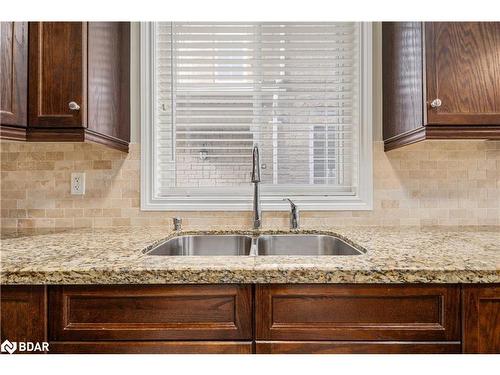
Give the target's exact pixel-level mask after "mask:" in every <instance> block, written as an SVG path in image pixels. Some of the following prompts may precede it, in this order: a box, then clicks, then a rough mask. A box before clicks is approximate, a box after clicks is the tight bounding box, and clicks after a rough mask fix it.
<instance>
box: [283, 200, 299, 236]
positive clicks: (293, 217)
mask: <svg viewBox="0 0 500 375" xmlns="http://www.w3.org/2000/svg"><path fill="white" fill-rule="evenodd" d="M283 200H284V201H288V202H290V229H299V208H298V207H297V205H296V204H295V203H293V201H292V200H291V199H290V198H284V199H283Z"/></svg>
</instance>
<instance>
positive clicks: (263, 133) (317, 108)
mask: <svg viewBox="0 0 500 375" xmlns="http://www.w3.org/2000/svg"><path fill="white" fill-rule="evenodd" d="M358 29H359V25H358V24H357V23H353V22H345V23H341V22H332V23H327V22H322V23H307V22H301V23H290V22H272V23H231V22H230V23H209V22H199V23H158V24H157V29H156V30H157V32H156V49H157V51H156V64H157V65H156V71H155V80H156V88H157V92H156V107H157V111H156V123H155V129H156V130H155V131H156V137H155V142H156V144H155V147H156V151H155V155H156V156H155V158H156V167H155V168H156V169H157V174H156V175H157V179H156V191H157V192H159V193H160V194H167V192H168V191H169V188H176V187H193V188H197V187H209V186H235V185H245V186H246V185H248V184H249V182H248V173H249V171H250V167H251V150H252V147H253V144H254V143H258V144H259V145H260V149H261V162H262V164H263V170H262V178H263V183H267V184H278V185H279V184H292V185H315V184H318V185H322V186H324V185H325V184H326V185H331V186H332V188H339V189H341V190H342V189H344V190H342V191H345V189H347V190H349V189H353V187H354V184H355V181H354V180H353V178H352V176H353V171H354V170H355V168H356V165H355V162H356V160H357V159H356V158H355V157H354V149H355V147H354V143H353V142H354V140H355V139H356V137H357V134H358V120H359V119H358V115H357V111H358V107H359V105H358V102H359V93H358V85H359V82H358V80H359V46H358V33H359V30H358ZM264 166H265V168H264Z"/></svg>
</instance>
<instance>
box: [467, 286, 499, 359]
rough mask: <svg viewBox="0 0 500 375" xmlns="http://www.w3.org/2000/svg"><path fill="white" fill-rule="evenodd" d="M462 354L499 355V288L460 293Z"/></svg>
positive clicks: (475, 288)
mask: <svg viewBox="0 0 500 375" xmlns="http://www.w3.org/2000/svg"><path fill="white" fill-rule="evenodd" d="M462 304H463V317H464V319H463V339H464V346H463V351H464V353H500V286H499V285H495V286H488V285H486V286H479V285H467V286H464V287H463V291H462Z"/></svg>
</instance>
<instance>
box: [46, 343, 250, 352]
mask: <svg viewBox="0 0 500 375" xmlns="http://www.w3.org/2000/svg"><path fill="white" fill-rule="evenodd" d="M49 344H50V345H49V353H52V354H251V353H252V342H251V341H246V342H245V341H170V342H168V341H97V342H96V341H94V342H92V341H84V342H76V341H73V342H60V341H52V342H50V343H49Z"/></svg>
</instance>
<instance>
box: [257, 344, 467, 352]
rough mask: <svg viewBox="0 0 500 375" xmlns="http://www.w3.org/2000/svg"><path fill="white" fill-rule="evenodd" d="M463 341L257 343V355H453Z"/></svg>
mask: <svg viewBox="0 0 500 375" xmlns="http://www.w3.org/2000/svg"><path fill="white" fill-rule="evenodd" d="M460 348H461V346H460V341H445V342H440V341H435V342H433V341H426V342H423V341H421V342H415V341H257V343H256V345H255V350H256V353H257V354H450V353H455V354H457V353H460Z"/></svg>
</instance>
